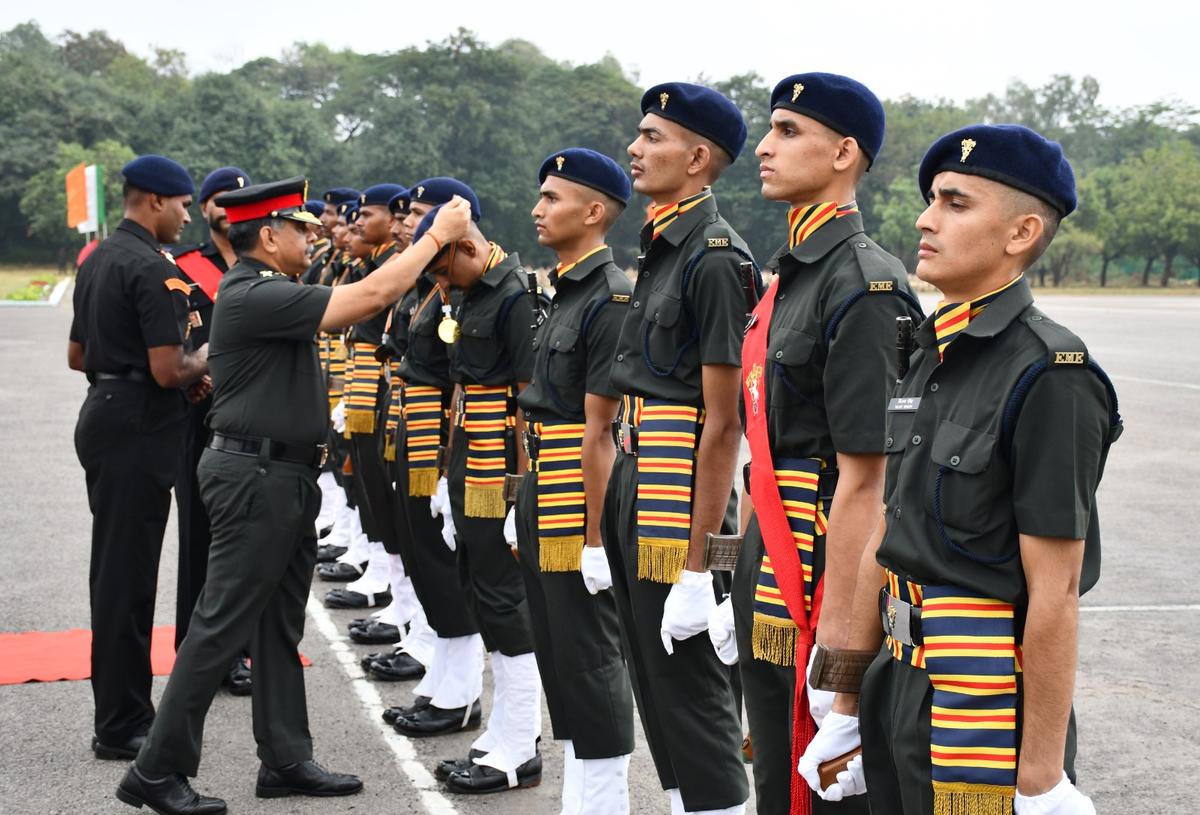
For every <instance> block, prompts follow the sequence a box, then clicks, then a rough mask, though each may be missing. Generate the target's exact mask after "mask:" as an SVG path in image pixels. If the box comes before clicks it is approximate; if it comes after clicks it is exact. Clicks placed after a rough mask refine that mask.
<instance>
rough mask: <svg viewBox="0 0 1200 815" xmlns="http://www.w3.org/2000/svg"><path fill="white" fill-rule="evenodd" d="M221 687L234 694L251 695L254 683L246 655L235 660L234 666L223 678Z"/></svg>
mask: <svg viewBox="0 0 1200 815" xmlns="http://www.w3.org/2000/svg"><path fill="white" fill-rule="evenodd" d="M221 687H223V688H225V689H226V690H227V691H229V692H230V693H231V694H233V695H234V696H249V695H250V692H251V688H252V687H253V683H252V680H251V674H250V664H249V663H248V662H247V661H246V660H245V658H244V657H242V658H239V659H236V660H234V662H233V667H232V668H230V669H229V673H227V674H225V677H224V678H223V679H222V680H221Z"/></svg>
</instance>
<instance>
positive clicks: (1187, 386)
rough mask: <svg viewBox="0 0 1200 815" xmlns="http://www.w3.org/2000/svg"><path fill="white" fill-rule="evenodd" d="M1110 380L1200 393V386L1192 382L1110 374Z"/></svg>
mask: <svg viewBox="0 0 1200 815" xmlns="http://www.w3.org/2000/svg"><path fill="white" fill-rule="evenodd" d="M1109 378H1110V379H1116V380H1120V381H1122V382H1138V383H1140V384H1142V385H1161V386H1163V387H1164V388H1183V389H1184V390H1189V391H1200V385H1193V384H1191V383H1190V382H1172V381H1171V380H1169V379H1145V378H1143V377H1140V376H1124V375H1123V374H1109Z"/></svg>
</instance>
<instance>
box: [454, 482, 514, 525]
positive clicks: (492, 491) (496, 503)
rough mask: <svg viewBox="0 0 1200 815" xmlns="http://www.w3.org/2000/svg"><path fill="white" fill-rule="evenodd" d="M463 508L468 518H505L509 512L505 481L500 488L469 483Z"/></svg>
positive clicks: (464, 496) (465, 491)
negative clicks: (505, 494) (505, 497)
mask: <svg viewBox="0 0 1200 815" xmlns="http://www.w3.org/2000/svg"><path fill="white" fill-rule="evenodd" d="M463 509H464V510H465V512H466V515H467V517H468V518H503V517H504V516H505V515H506V514H507V513H508V506H507V505H506V504H505V503H504V485H503V483H501V485H500V487H498V488H497V487H477V486H473V485H470V484H468V485H467V488H466V489H465V490H464V495H463Z"/></svg>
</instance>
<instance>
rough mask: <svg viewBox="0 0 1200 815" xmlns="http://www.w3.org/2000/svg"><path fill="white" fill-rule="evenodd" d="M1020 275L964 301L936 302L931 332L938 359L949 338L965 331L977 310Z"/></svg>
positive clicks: (1015, 280)
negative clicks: (983, 293)
mask: <svg viewBox="0 0 1200 815" xmlns="http://www.w3.org/2000/svg"><path fill="white" fill-rule="evenodd" d="M1022 277H1024V275H1023V274H1022V275H1017V277H1016V278H1015V279H1013V280H1010V281H1008V282H1007V283H1005V284H1004V285H1003V286H1001V287H1000V288H998V289H996V290H995V291H990V292H988V293H987V294H985V295H983V296H981V297H976V298H975V299H974V300H968V301H967V302H965V303H947V302H945V301H943V302H941V303H938V306H937V309H936V310H935V311H934V312H933V333H934V336H935V337H936V338H937V347H938V359H939V360H940V359H944V358H945V356H946V349H947V348H948V347H950V342H951V340H953V339H954V338H955V337H957V336H958V335H959V334H961V333H962V332H963V331H965V330H966V328H967V326H968V325H970V323H971V320H973V319H975V318H976V317H978V316H979V312H981V311H983V310H984V309H985V308H987V306H988V304H989V303H991V302H992V301H993V300H995V299H996V298H997V297H999V296H1000V295H1001V294H1003V293H1004V292H1005V291H1006V290H1007V289H1009V288H1010V287H1012V286H1015V285H1016V284H1017V282H1018V281H1020V279H1021V278H1022Z"/></svg>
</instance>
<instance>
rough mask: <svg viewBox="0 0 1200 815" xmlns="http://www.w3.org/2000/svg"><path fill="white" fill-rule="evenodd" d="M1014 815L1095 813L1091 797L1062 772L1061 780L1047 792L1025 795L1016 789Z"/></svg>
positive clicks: (1093, 814)
mask: <svg viewBox="0 0 1200 815" xmlns="http://www.w3.org/2000/svg"><path fill="white" fill-rule="evenodd" d="M1013 813H1014V815H1096V807H1095V806H1094V805H1093V804H1092V799H1091V798H1088V797H1087V796H1086V795H1084V794H1083V793H1082V792H1080V791H1079V790H1078V789H1076V788H1075V786H1074V785H1073V784H1072V783H1071V780H1070V779H1069V778H1067V774H1066V773H1065V772H1064V773H1063V776H1062V780H1061V781H1059V782H1058V784H1057V785H1056V786H1055V787H1054V789H1052V790H1050V791H1049V792H1043V793H1042V794H1041V795H1033V796H1026V795H1022V794H1021V792H1020V790H1018V791H1017V797H1016V800H1014V801H1013Z"/></svg>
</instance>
